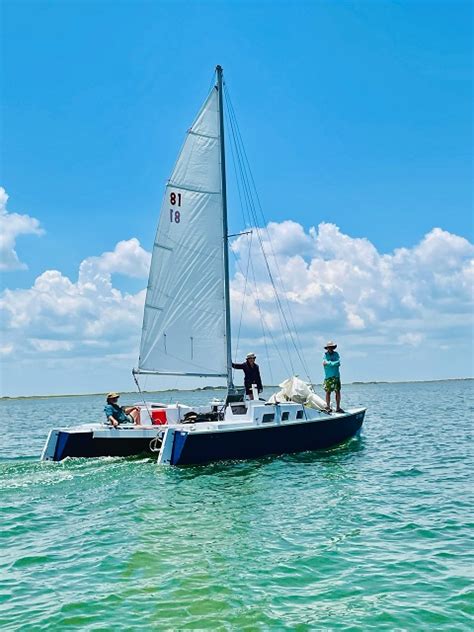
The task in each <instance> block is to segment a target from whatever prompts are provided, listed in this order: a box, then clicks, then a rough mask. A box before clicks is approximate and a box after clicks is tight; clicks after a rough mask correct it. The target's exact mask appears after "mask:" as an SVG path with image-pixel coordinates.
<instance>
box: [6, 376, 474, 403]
mask: <svg viewBox="0 0 474 632" xmlns="http://www.w3.org/2000/svg"><path fill="white" fill-rule="evenodd" d="M469 381H474V377H447V378H443V379H439V380H400V381H393V382H391V381H388V380H373V381H367V382H360V381H357V382H345V383H344V384H343V386H368V385H372V384H429V383H434V382H469ZM226 388H227V387H226V386H204V387H202V388H167V389H164V390H156V391H155V390H154V391H142V393H146V394H147V395H149V394H150V393H176V392H178V393H179V392H186V393H200V392H202V391H223V390H225V389H226ZM265 388H271V389H275V390H276V389H278V388H280V387H279V386H278V385H273V386H272V385H271V384H269V385H268V386H265ZM121 394H122V395H137V394H138V393H136V392H135V391H121ZM99 395H102V396H105V395H106V393H76V394H74V393H72V394H64V395H15V396H9V395H4V396H2V397H0V401H3V400H6V401H10V400H16V399H51V398H53V397H94V396H99Z"/></svg>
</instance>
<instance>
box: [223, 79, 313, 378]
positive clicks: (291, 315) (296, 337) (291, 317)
mask: <svg viewBox="0 0 474 632" xmlns="http://www.w3.org/2000/svg"><path fill="white" fill-rule="evenodd" d="M226 97H227V100H228V102H229V109H230V110H232V112H233V118H234V119H235V126H236V128H237V135H238V137H239V139H240V146H241V150H242V153H243V157H244V159H245V161H246V167H247V170H248V173H249V175H250V178H251V182H252V185H253V190H254V193H255V196H256V199H257V203H258V206H259V210H260V214H261V216H262V218H263V223H264V225H266V224H267V220H266V218H265V215H264V212H263V208H262V205H261V202H260V197H259V195H258V190H257V187H256V184H255V180H254V178H253V174H252V170H251V167H250V163H249V160H248V157H247V153H246V151H245V145H244V143H243V139H242V135H241V133H240V129H239V125H238V121H237V117H236V116H235V111H234V108H233V105H232V100H231V98H230V94H229V91H228V90H226ZM257 224H258V222H257ZM266 232H267V234H268V242H269V245H270V249H271V253H272V255H273V259H274V263H275V267H276V270H277V274H278V276H279V281H280V283H281V288H282V291H283V295H284V299H285V302H286V306H287V309H288V313H289V317H290V320H291V323H292V325H293V330H294V335H295V339H296V342H297V343H298V346H297V345H296V343H295V341H294V340H293V338H292V342H293V345H294V347H295V350H296V352H297V354H298V357H299V359H300V361H301V364H302V367H303V369H304V370H305V372H306V375H307V377H308V379H309V381H310V382H311V381H312V380H311V377H310V375H309V371H308V368H307V365H306V360H305V358H304V355H303V349H302V344H301V341H300V339H299V335H298V330H297V328H296V324H295V320H294V317H293V312H292V309H291V304H290V301H289V299H288V297H287V295H286V291H285V287H284V285H283V277H282V275H281V272H280V269H279V266H278V259H277V257H276V255H275V252H274V250H273V243H272V241H271V239H270V235H269V232H268V229H266ZM289 333H290V335H291V331H290V330H289ZM298 347H299V348H298Z"/></svg>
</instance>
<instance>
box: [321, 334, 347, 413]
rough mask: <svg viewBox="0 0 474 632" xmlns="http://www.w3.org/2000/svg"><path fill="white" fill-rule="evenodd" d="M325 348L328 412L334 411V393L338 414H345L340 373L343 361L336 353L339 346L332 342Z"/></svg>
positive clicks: (325, 386)
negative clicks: (332, 405) (332, 395)
mask: <svg viewBox="0 0 474 632" xmlns="http://www.w3.org/2000/svg"><path fill="white" fill-rule="evenodd" d="M324 348H325V349H326V353H325V354H324V358H323V366H324V390H325V391H326V404H327V407H328V411H332V409H331V393H332V392H333V391H334V393H335V397H336V412H337V413H343V412H344V411H343V410H342V408H341V375H340V373H339V367H340V366H341V360H340V358H339V354H338V353H337V351H336V348H337V344H336V343H335V342H333V341H332V340H330V341H329V342H328V343H327V345H326V346H325V347H324Z"/></svg>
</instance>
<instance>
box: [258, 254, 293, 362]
mask: <svg viewBox="0 0 474 632" xmlns="http://www.w3.org/2000/svg"><path fill="white" fill-rule="evenodd" d="M251 270H252V278H253V282H254V287H255V294H254V299H255V303H256V305H257V309H258V312H259V314H260V320H261V323H262V333H263V339H264V342H265V345H266V338H267V336H266V335H265V328H266V329H267V332H268V335H269V336H270V339H271V341H272V343H273V345H274V347H275V350H276V352H277V355H278V356H279V358H280V361H281V363H282V366H283V367H284V368H285V371H287V366H288V365H287V361H286V359H285V357H284V356H283V355H282V354H281V351H280V345H279V344H278V343H277V341H276V340H275V336H274V335H273V333H272V330H271V327H270V325H269V324H267V321H266V319H265V316H264V314H263V309H262V306H261V303H260V298H259V295H258V289H257V281H256V278H255V269H254V267H253V262H251ZM280 324H281V321H280ZM284 342H285V346H286V348H287V354H286V358H287V360H288V362H289V363H290V369H291V373H293V374H294V372H295V371H294V368H293V362H292V360H291V353H289V352H288V344H286V343H287V341H286V340H285V339H284Z"/></svg>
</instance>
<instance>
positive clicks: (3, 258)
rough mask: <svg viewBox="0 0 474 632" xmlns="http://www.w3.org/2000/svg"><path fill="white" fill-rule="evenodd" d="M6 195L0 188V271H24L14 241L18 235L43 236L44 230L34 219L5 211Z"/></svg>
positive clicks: (24, 266)
mask: <svg viewBox="0 0 474 632" xmlns="http://www.w3.org/2000/svg"><path fill="white" fill-rule="evenodd" d="M7 202H8V195H7V192H6V191H5V189H4V188H3V187H0V270H2V271H8V270H24V269H26V268H27V266H26V264H25V263H22V262H21V261H20V260H19V258H18V255H17V253H16V250H15V246H16V239H17V237H18V236H19V235H43V234H44V230H43V229H42V228H41V226H40V223H39V221H38V220H37V219H35V218H34V217H30V216H29V215H19V214H18V213H9V212H8V211H7Z"/></svg>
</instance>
